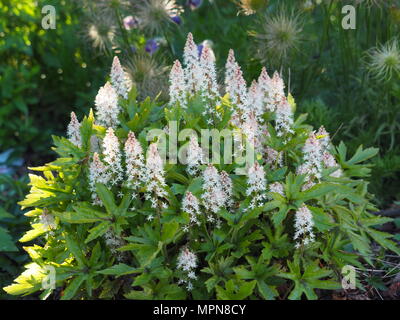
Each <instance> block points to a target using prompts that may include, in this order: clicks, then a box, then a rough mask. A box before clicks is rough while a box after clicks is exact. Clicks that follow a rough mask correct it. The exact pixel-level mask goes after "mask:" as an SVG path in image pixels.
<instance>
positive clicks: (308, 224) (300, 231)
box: [294, 205, 315, 248]
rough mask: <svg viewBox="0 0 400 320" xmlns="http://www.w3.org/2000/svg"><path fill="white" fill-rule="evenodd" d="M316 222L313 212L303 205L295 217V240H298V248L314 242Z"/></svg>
mask: <svg viewBox="0 0 400 320" xmlns="http://www.w3.org/2000/svg"><path fill="white" fill-rule="evenodd" d="M313 227H314V221H313V216H312V214H311V211H310V210H309V209H308V208H307V207H306V206H305V205H303V206H302V207H301V208H300V209H298V210H297V211H296V216H295V224H294V228H295V234H294V240H297V241H298V242H297V243H296V248H299V247H300V246H302V245H304V246H307V245H308V244H310V243H312V242H314V239H315V236H314V233H313Z"/></svg>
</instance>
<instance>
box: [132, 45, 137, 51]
mask: <svg viewBox="0 0 400 320" xmlns="http://www.w3.org/2000/svg"><path fill="white" fill-rule="evenodd" d="M131 51H132V53H136V47H135V46H133V45H132V46H131Z"/></svg>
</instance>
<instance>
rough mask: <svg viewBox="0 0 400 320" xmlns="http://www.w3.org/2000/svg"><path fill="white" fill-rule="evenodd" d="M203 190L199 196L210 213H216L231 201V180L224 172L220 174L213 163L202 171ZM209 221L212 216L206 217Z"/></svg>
mask: <svg viewBox="0 0 400 320" xmlns="http://www.w3.org/2000/svg"><path fill="white" fill-rule="evenodd" d="M203 190H204V193H203V195H202V196H201V198H202V200H203V205H204V207H205V208H206V209H207V210H208V211H211V212H212V213H217V212H218V211H219V210H220V209H221V208H223V207H224V206H225V205H229V204H230V202H231V194H232V181H231V179H230V178H229V176H228V175H227V173H226V172H224V171H223V172H222V173H221V175H220V174H219V173H218V170H217V169H216V168H215V167H214V166H213V165H211V164H210V165H208V166H207V168H206V169H205V170H204V172H203ZM208 218H209V220H211V221H210V222H212V221H213V218H212V216H209V217H208Z"/></svg>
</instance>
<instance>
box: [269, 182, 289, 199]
mask: <svg viewBox="0 0 400 320" xmlns="http://www.w3.org/2000/svg"><path fill="white" fill-rule="evenodd" d="M268 187H269V192H275V193H279V194H280V195H281V196H283V197H284V196H285V190H284V189H283V185H282V183H279V182H274V183H271V184H270V185H269V186H268Z"/></svg>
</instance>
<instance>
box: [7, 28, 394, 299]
mask: <svg viewBox="0 0 400 320" xmlns="http://www.w3.org/2000/svg"><path fill="white" fill-rule="evenodd" d="M183 62H184V67H182V65H181V63H180V62H179V61H176V62H175V64H174V66H173V67H172V70H171V74H170V100H169V103H168V104H166V105H159V104H158V103H157V101H151V100H150V99H149V98H148V99H146V100H144V101H142V102H138V101H136V92H135V89H134V88H132V89H130V88H129V85H128V84H127V82H126V77H125V73H124V71H123V69H122V67H121V66H120V64H119V60H118V58H114V62H113V66H112V69H111V75H110V82H107V83H106V84H105V85H104V86H103V87H102V88H100V90H99V92H98V95H97V97H96V100H95V112H92V111H90V113H89V115H88V116H87V117H85V118H84V119H83V120H82V121H81V122H79V121H78V119H77V118H76V116H75V114H73V113H72V116H71V122H70V124H69V126H68V130H67V136H68V138H63V137H61V138H60V137H54V143H55V148H54V150H55V151H56V152H57V154H58V155H59V158H58V159H56V160H55V161H53V162H51V163H48V164H46V165H44V166H42V167H37V168H32V170H35V171H39V172H41V173H42V174H41V175H33V174H32V175H30V181H31V182H30V185H31V192H30V194H28V195H27V197H26V199H25V200H23V201H22V202H21V203H20V204H21V206H23V207H24V208H28V207H29V208H32V210H31V211H29V212H27V213H26V215H27V216H28V217H31V219H32V229H31V230H30V231H28V232H27V233H26V234H25V235H24V236H23V237H22V239H21V240H20V241H21V242H29V241H31V240H33V239H35V238H36V242H35V244H34V245H32V246H27V247H25V250H26V251H27V252H28V254H29V255H30V257H31V259H32V262H31V263H29V264H27V265H26V271H25V272H24V273H22V274H21V275H20V276H19V277H18V278H17V279H15V283H14V284H11V285H10V286H8V287H5V288H4V289H5V290H6V291H7V292H8V293H9V294H13V295H26V294H32V293H34V292H36V291H39V290H43V293H42V295H41V297H42V298H46V297H48V296H49V295H51V294H52V295H53V296H54V297H55V298H59V297H61V299H83V298H101V299H119V298H123V297H125V298H129V299H191V298H192V299H215V298H217V299H246V298H251V299H253V298H254V299H274V298H277V297H281V298H282V297H286V296H288V298H289V299H300V298H301V297H302V296H303V295H305V296H306V297H307V298H308V299H316V298H317V293H316V291H315V289H317V290H320V289H338V288H340V272H341V269H342V268H343V267H344V266H346V265H351V266H355V267H358V268H363V264H362V262H367V263H370V264H372V259H371V258H372V255H373V251H372V249H371V246H370V244H371V241H372V240H373V241H375V242H377V243H378V244H379V245H380V246H381V247H383V248H385V249H389V250H392V251H394V252H396V253H399V252H400V251H399V249H398V247H397V246H396V245H395V243H394V242H392V241H391V240H389V238H390V235H389V234H386V233H383V232H381V231H378V230H376V229H374V228H373V227H372V226H374V225H379V224H382V223H385V222H387V221H388V220H390V219H388V218H383V217H379V216H376V215H374V214H372V212H373V211H375V210H376V208H375V207H374V205H373V204H372V203H371V200H372V196H371V195H370V194H369V193H368V191H367V185H368V183H367V182H366V181H365V180H363V178H365V177H367V176H368V174H369V172H370V169H369V165H368V164H366V165H363V164H362V162H364V161H366V160H368V159H369V158H371V157H373V156H374V155H375V154H376V153H377V149H374V148H369V149H363V148H362V147H360V148H359V149H358V150H357V152H356V154H355V155H353V156H352V157H350V158H349V157H348V155H347V152H346V146H345V144H344V143H343V142H341V143H340V145H339V146H338V147H335V146H334V145H333V144H332V142H331V139H330V136H329V134H328V133H327V132H326V131H325V129H324V128H323V127H321V128H319V129H318V130H317V131H315V130H313V129H312V128H311V127H310V126H308V125H306V124H305V120H306V115H304V114H303V115H299V116H298V117H297V118H296V117H295V109H296V104H295V102H294V99H293V97H292V96H291V95H290V94H288V95H285V91H284V82H283V80H282V79H281V77H280V75H279V74H278V73H275V74H274V75H273V76H272V78H271V77H270V76H269V75H268V73H267V71H266V69H263V70H262V72H261V74H260V77H259V78H258V80H257V81H253V82H252V84H251V86H250V87H249V88H247V85H246V82H245V80H244V79H243V75H242V71H241V69H240V66H239V65H238V63H237V62H236V60H235V56H234V53H233V51H230V52H229V56H228V60H227V63H226V73H225V91H226V94H225V95H224V96H221V95H220V88H219V86H218V83H217V79H216V71H215V64H214V63H215V61H214V57H213V55H212V54H210V51H209V50H208V48H207V47H205V48H204V49H203V50H202V52H201V56H200V57H199V56H198V49H197V46H196V45H195V43H194V41H193V38H192V35H191V34H189V36H188V38H187V42H186V46H185V51H184V61H183ZM173 128H175V130H176V133H177V132H179V135H177V136H175V134H174V130H172V129H173ZM210 129H212V130H211V131H212V132H216V131H218V133H219V135H218V136H219V137H220V136H221V135H222V134H220V133H223V137H224V143H222V140H219V141H216V140H215V135H208V136H207V135H206V133H209V131H208V130H210ZM224 130H225V131H224ZM200 133H201V134H200ZM230 133H232V136H231V137H232V139H230V138H229V137H230ZM199 136H201V144H199V139H198V137H199ZM227 141H228V143H227ZM210 143H211V144H212V147H210V145H209V144H210ZM243 152H245V153H246V156H243ZM222 155H223V157H222ZM177 158H179V161H177ZM222 158H223V160H222ZM232 159H235V161H232Z"/></svg>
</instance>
